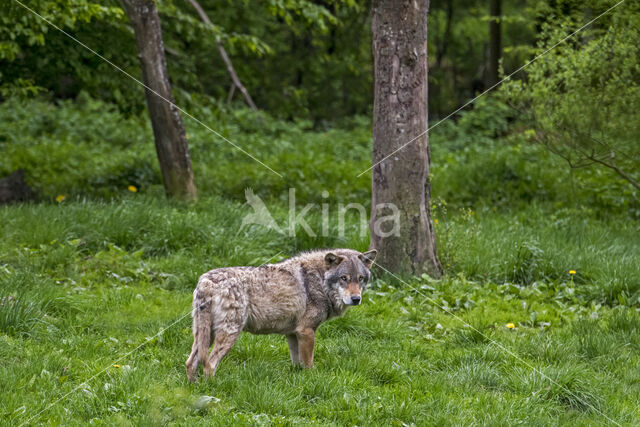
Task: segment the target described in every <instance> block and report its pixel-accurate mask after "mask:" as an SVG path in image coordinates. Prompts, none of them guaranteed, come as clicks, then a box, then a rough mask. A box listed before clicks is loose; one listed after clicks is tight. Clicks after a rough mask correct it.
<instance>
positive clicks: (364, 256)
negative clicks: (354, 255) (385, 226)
mask: <svg viewBox="0 0 640 427" xmlns="http://www.w3.org/2000/svg"><path fill="white" fill-rule="evenodd" d="M376 255H378V251H376V250H375V249H372V250H370V251H368V252H364V253H361V254H360V255H358V258H359V259H360V261H362V263H363V264H364V265H365V266H366V267H367V268H371V265H372V264H373V261H375V259H376Z"/></svg>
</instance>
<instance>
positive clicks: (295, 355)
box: [287, 334, 300, 366]
mask: <svg viewBox="0 0 640 427" xmlns="http://www.w3.org/2000/svg"><path fill="white" fill-rule="evenodd" d="M287 342H288V343H289V356H291V363H293V365H294V366H298V365H300V351H299V349H298V337H296V336H295V334H291V335H287Z"/></svg>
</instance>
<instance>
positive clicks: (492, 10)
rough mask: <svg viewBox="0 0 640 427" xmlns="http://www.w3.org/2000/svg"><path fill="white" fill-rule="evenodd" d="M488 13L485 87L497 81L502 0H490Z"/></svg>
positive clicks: (500, 46)
mask: <svg viewBox="0 0 640 427" xmlns="http://www.w3.org/2000/svg"><path fill="white" fill-rule="evenodd" d="M489 14H490V15H491V21H490V22H489V67H488V69H487V87H491V86H493V85H495V84H496V83H498V81H499V78H500V76H499V74H498V69H499V67H500V58H501V57H502V30H501V24H500V20H501V15H502V0H491V2H490V4H489Z"/></svg>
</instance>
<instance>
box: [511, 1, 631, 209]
mask: <svg viewBox="0 0 640 427" xmlns="http://www.w3.org/2000/svg"><path fill="white" fill-rule="evenodd" d="M592 3H593V4H590V5H585V6H582V7H580V8H576V9H575V11H576V12H581V11H584V10H585V8H586V7H590V9H588V10H589V15H588V16H590V15H591V14H598V13H600V12H603V11H604V10H605V9H606V8H608V7H609V6H611V5H612V2H602V1H600V2H592ZM592 8H593V9H592ZM585 13H586V12H585ZM581 17H582V16H581V14H579V15H578V19H580V18H581ZM578 19H576V18H574V16H573V15H569V16H567V17H562V18H561V17H556V18H555V19H554V20H552V21H550V22H548V23H546V24H545V25H544V27H543V31H542V32H541V34H540V36H539V37H540V39H541V42H540V50H544V49H547V48H548V47H549V46H551V45H553V44H555V43H556V41H558V40H560V39H561V38H563V37H564V36H565V35H566V34H568V33H569V32H570V31H571V29H572V28H576V27H578V26H579V22H580V21H579V20H578ZM603 21H604V22H601V21H599V22H598V23H597V24H595V26H594V27H593V28H592V29H590V30H586V31H585V32H583V33H581V34H580V35H579V36H576V37H578V38H577V39H576V40H571V41H568V42H566V43H564V44H562V45H560V46H558V47H557V48H556V49H554V50H553V51H552V52H551V53H550V54H549V55H547V56H546V57H544V58H543V59H541V60H539V61H536V62H534V63H533V64H532V65H531V66H529V67H528V68H527V79H526V81H514V82H512V83H511V84H510V85H508V86H507V88H506V91H505V92H506V95H507V96H508V97H509V99H510V102H511V103H512V104H514V105H515V106H516V108H517V109H518V110H519V111H520V113H522V119H523V122H524V123H526V125H527V126H531V127H533V129H534V130H530V131H528V132H529V134H530V137H531V139H532V140H534V141H537V142H539V143H541V144H542V145H544V146H545V147H547V148H548V149H549V150H550V151H552V152H553V153H555V154H557V155H559V156H560V157H561V158H563V159H565V160H566V161H567V162H568V164H569V165H570V166H571V167H573V168H585V167H587V166H591V165H594V166H597V167H599V168H603V170H602V171H599V172H591V171H588V172H585V173H583V176H584V177H585V178H584V179H585V181H586V182H588V184H589V185H590V186H591V187H593V188H594V191H595V192H602V193H606V194H608V195H610V196H612V197H615V196H614V195H615V194H619V195H623V197H628V198H632V199H637V197H638V194H639V193H638V191H639V190H640V175H638V173H637V172H638V170H640V150H638V144H637V141H638V138H640V126H639V125H638V123H640V116H639V113H638V111H640V104H639V102H640V101H639V100H640V73H639V70H638V65H637V58H638V56H640V48H639V47H638V46H639V44H638V40H640V32H639V30H638V28H639V25H640V9H638V7H637V5H635V4H633V3H631V4H623V5H621V6H620V7H618V8H616V9H614V11H613V12H611V14H610V15H608V16H606V17H605V18H603ZM605 175H609V176H611V177H615V176H616V175H617V180H614V179H610V178H609V179H603V176H605ZM625 181H626V182H625ZM629 184H632V186H630V185H629ZM627 208H629V207H627ZM636 209H637V208H636Z"/></svg>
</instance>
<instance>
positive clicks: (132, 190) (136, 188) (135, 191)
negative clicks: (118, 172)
mask: <svg viewBox="0 0 640 427" xmlns="http://www.w3.org/2000/svg"><path fill="white" fill-rule="evenodd" d="M127 189H128V190H129V191H131V192H132V193H137V192H138V187H136V186H135V185H130V186H128V187H127Z"/></svg>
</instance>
